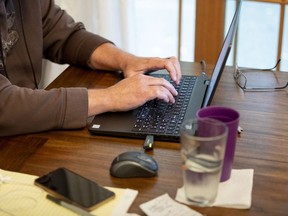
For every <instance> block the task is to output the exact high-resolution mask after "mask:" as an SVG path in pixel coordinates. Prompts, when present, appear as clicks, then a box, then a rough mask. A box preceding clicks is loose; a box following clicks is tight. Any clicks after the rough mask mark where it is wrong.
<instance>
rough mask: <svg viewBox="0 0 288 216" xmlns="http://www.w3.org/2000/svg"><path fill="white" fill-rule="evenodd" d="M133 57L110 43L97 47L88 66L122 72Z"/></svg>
mask: <svg viewBox="0 0 288 216" xmlns="http://www.w3.org/2000/svg"><path fill="white" fill-rule="evenodd" d="M134 58H135V56H134V55H132V54H130V53H127V52H125V51H123V50H121V49H119V48H117V47H116V46H115V45H113V44H111V43H104V44H102V45H101V46H99V47H97V48H96V49H95V50H94V52H93V53H92V55H91V57H90V65H91V67H93V68H95V69H102V70H114V71H119V70H120V71H123V70H125V69H126V68H127V64H128V63H129V62H130V60H132V59H134Z"/></svg>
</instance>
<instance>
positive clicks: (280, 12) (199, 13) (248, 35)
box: [42, 0, 288, 87]
mask: <svg viewBox="0 0 288 216" xmlns="http://www.w3.org/2000/svg"><path fill="white" fill-rule="evenodd" d="M55 1H56V3H57V4H58V5H59V6H61V7H62V8H63V9H65V10H66V11H67V12H68V13H70V14H71V15H72V16H73V17H74V19H75V20H76V21H80V22H83V23H84V24H85V26H86V28H87V30H89V31H92V32H94V33H96V34H100V35H101V36H104V37H106V38H108V39H110V40H112V41H113V42H114V43H115V44H116V45H117V46H118V47H120V48H122V49H124V50H126V51H128V52H131V53H133V54H135V55H139V56H160V57H168V56H177V57H178V58H179V59H180V60H181V61H192V62H194V61H196V62H199V61H200V60H202V59H205V60H206V62H207V63H209V64H214V63H215V61H216V59H217V57H218V53H219V50H220V49H221V46H222V42H223V40H224V35H225V33H226V31H227V30H228V27H229V25H230V22H231V19H232V18H233V14H234V12H235V8H236V3H237V0H85V1H83V0H73V1H67V0H55ZM287 6H288V1H287V0H243V4H242V11H241V16H240V22H239V28H238V31H237V35H236V38H235V43H234V46H233V50H232V51H231V53H230V57H229V59H228V63H227V64H228V65H234V64H235V63H237V64H238V65H239V66H244V67H253V68H269V67H273V66H274V65H275V64H276V62H277V60H278V59H280V58H281V59H282V60H281V64H280V65H279V68H278V69H279V70H282V71H288V41H287V40H288V10H287ZM43 67H44V68H43V69H44V78H43V80H42V86H43V87H45V86H47V85H48V84H49V83H50V82H51V81H53V80H54V79H55V78H56V77H57V76H58V75H59V74H60V73H61V72H62V71H63V70H64V69H65V68H66V67H67V65H61V66H58V65H55V64H52V63H50V62H47V61H44V64H43Z"/></svg>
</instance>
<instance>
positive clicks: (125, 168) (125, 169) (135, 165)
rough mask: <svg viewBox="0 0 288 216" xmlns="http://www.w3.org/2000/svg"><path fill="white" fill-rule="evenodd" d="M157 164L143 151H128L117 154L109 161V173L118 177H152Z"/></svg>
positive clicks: (155, 172)
mask: <svg viewBox="0 0 288 216" xmlns="http://www.w3.org/2000/svg"><path fill="white" fill-rule="evenodd" d="M157 171H158V164H157V162H156V161H155V160H154V159H153V158H152V157H151V156H149V155H147V154H145V153H143V152H134V151H128V152H124V153H122V154H120V155H118V156H117V157H116V158H115V159H114V160H113V161H112V163H111V167H110V174H111V175H112V176H114V177H118V178H135V177H153V176H156V175H157Z"/></svg>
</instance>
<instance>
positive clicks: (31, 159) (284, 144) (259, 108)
mask: <svg viewBox="0 0 288 216" xmlns="http://www.w3.org/2000/svg"><path fill="white" fill-rule="evenodd" d="M192 68H193V69H194V71H195V70H198V69H200V65H199V64H191V63H183V64H182V72H183V73H192ZM210 69H211V68H210ZM198 71H199V70H198ZM279 77H280V79H283V80H286V81H288V73H287V74H286V73H281V74H279ZM119 79H120V78H119V75H117V74H115V73H107V72H103V71H102V72H101V71H99V72H93V71H87V70H83V69H79V68H75V67H69V68H68V69H67V70H65V71H64V72H63V73H62V74H61V75H60V76H59V77H58V78H57V79H56V80H55V81H54V82H53V83H52V84H51V85H50V86H49V87H48V89H49V88H54V87H60V86H64V87H68V86H69V87H71V86H84V87H87V88H105V87H107V86H110V85H113V84H114V83H115V82H117V81H118V80H119ZM260 79H261V78H259V80H260ZM261 82H265V80H261ZM267 82H268V81H267ZM287 96H288V95H287V91H279V92H265V93H264V92H245V93H244V92H243V91H242V90H241V89H239V87H237V85H236V84H235V83H234V80H233V70H232V68H226V69H225V71H224V74H223V77H222V79H221V82H220V85H219V87H218V89H217V92H216V94H215V97H214V100H213V104H217V105H225V106H229V107H233V108H235V109H237V110H238V111H239V112H240V115H241V118H240V125H241V126H242V128H243V129H244V132H243V133H242V134H241V137H239V138H238V140H237V149H236V156H235V161H234V166H233V167H234V168H235V169H246V168H252V169H254V184H253V193H252V207H251V208H250V209H249V210H237V209H228V208H216V207H212V208H196V207H193V209H195V210H197V211H199V212H201V213H203V214H204V215H221V216H225V215H229V216H230V215H236V216H237V215H238V216H240V215H241V216H247V215H259V216H260V215H261V216H263V215H269V216H271V215H273V216H275V215H287V214H288V111H287V110H288V100H287V99H288V97H287ZM142 144H143V140H140V139H125V138H116V137H107V136H92V135H90V134H89V132H88V130H87V128H84V129H82V130H71V131H51V132H45V133H38V134H30V135H23V136H14V137H5V138H0V168H1V169H6V170H10V171H18V172H23V173H28V174H33V175H38V176H39V175H43V174H45V173H47V172H49V171H51V170H53V169H55V168H58V167H67V168H70V169H72V170H74V171H75V172H78V173H80V174H82V175H83V176H85V177H88V178H90V179H92V180H95V181H97V182H98V183H99V184H100V185H103V186H112V187H120V188H127V187H128V188H131V189H136V190H138V191H139V195H138V196H137V198H136V200H135V202H134V203H133V205H132V207H131V208H130V210H129V212H131V213H138V214H140V215H144V213H143V212H142V211H141V209H140V208H139V205H140V204H141V203H143V202H147V201H148V200H150V199H153V198H156V197H158V196H160V195H162V194H164V193H168V194H169V195H170V196H171V197H172V198H175V195H176V191H177V188H179V187H181V186H182V172H181V169H180V167H181V160H180V153H179V149H180V145H179V143H170V142H159V141H157V142H155V149H154V150H153V152H151V153H150V154H151V155H152V156H153V157H154V158H155V159H156V160H157V162H158V165H159V175H158V177H155V178H139V179H117V178H114V177H111V176H110V174H109V167H110V164H111V162H112V160H113V159H114V157H116V155H118V154H120V153H121V152H124V151H128V150H136V151H142V150H143V149H142ZM235 196H237V194H235Z"/></svg>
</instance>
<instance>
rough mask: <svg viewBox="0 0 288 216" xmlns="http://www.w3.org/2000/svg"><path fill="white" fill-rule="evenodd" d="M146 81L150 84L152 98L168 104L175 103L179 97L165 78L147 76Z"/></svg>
mask: <svg viewBox="0 0 288 216" xmlns="http://www.w3.org/2000/svg"><path fill="white" fill-rule="evenodd" d="M146 79H147V80H148V82H149V86H150V92H151V93H152V94H153V95H152V97H154V98H158V99H161V100H164V101H165V102H167V103H175V98H174V97H175V96H177V95H178V92H177V91H176V89H175V88H174V86H173V85H172V84H171V83H170V82H168V81H167V80H166V79H164V78H155V77H151V76H147V77H146Z"/></svg>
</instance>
